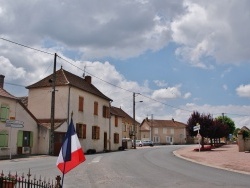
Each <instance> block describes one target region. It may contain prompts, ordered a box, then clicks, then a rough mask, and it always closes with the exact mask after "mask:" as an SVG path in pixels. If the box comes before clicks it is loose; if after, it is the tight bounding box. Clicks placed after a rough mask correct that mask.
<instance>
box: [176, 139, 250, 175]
mask: <svg viewBox="0 0 250 188" xmlns="http://www.w3.org/2000/svg"><path fill="white" fill-rule="evenodd" d="M194 148H198V145H192V146H190V147H185V148H182V149H179V150H176V151H175V152H174V154H175V155H176V156H178V157H181V158H184V159H186V160H190V161H192V162H196V163H200V164H203V165H207V166H212V167H215V168H221V169H225V170H230V171H235V172H239V173H244V174H249V175H250V153H245V152H239V151H238V145H236V144H232V145H224V146H222V147H220V148H216V149H213V150H212V151H202V152H197V151H194Z"/></svg>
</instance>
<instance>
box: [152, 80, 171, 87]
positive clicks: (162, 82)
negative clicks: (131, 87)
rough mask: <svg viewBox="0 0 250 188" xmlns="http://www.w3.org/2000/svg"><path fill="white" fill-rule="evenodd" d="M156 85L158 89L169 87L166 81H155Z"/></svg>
mask: <svg viewBox="0 0 250 188" xmlns="http://www.w3.org/2000/svg"><path fill="white" fill-rule="evenodd" d="M154 83H155V84H156V85H157V86H158V87H167V85H168V83H166V82H165V80H154Z"/></svg>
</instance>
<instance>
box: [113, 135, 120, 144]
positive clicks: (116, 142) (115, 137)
mask: <svg viewBox="0 0 250 188" xmlns="http://www.w3.org/2000/svg"><path fill="white" fill-rule="evenodd" d="M114 143H115V144H119V134H118V133H114Z"/></svg>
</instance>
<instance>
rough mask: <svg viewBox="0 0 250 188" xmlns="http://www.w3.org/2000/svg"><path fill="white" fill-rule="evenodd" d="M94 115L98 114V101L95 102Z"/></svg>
mask: <svg viewBox="0 0 250 188" xmlns="http://www.w3.org/2000/svg"><path fill="white" fill-rule="evenodd" d="M94 115H98V102H96V101H95V102H94Z"/></svg>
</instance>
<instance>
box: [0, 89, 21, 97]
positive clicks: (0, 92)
mask: <svg viewBox="0 0 250 188" xmlns="http://www.w3.org/2000/svg"><path fill="white" fill-rule="evenodd" d="M0 96H1V97H6V98H11V99H17V98H16V97H15V96H14V95H11V94H10V93H9V92H7V91H6V90H4V89H3V88H0Z"/></svg>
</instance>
